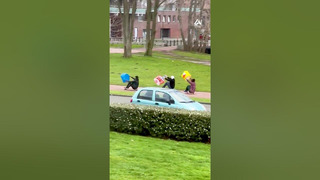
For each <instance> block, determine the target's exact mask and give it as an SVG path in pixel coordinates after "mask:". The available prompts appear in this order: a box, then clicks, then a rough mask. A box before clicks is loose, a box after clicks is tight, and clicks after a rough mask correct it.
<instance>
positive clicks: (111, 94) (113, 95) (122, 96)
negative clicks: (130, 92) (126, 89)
mask: <svg viewBox="0 0 320 180" xmlns="http://www.w3.org/2000/svg"><path fill="white" fill-rule="evenodd" d="M110 96H121V97H132V96H127V95H117V94H110ZM199 103H201V104H207V105H211V103H206V102H199Z"/></svg>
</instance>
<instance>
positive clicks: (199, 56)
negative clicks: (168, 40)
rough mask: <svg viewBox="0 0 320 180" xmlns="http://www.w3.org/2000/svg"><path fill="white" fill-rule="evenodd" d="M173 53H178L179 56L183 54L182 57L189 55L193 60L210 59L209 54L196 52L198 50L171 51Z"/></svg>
mask: <svg viewBox="0 0 320 180" xmlns="http://www.w3.org/2000/svg"><path fill="white" fill-rule="evenodd" d="M171 52H172V53H173V54H176V55H179V56H184V57H190V58H192V59H195V60H206V61H211V55H210V54H205V53H198V52H186V51H179V50H175V51H171Z"/></svg>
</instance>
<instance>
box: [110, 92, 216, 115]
mask: <svg viewBox="0 0 320 180" xmlns="http://www.w3.org/2000/svg"><path fill="white" fill-rule="evenodd" d="M130 99H131V97H128V96H115V95H111V96H110V104H112V103H124V104H128V103H130ZM202 105H203V106H204V107H205V108H206V109H207V111H211V105H210V104H208V103H204V104H202Z"/></svg>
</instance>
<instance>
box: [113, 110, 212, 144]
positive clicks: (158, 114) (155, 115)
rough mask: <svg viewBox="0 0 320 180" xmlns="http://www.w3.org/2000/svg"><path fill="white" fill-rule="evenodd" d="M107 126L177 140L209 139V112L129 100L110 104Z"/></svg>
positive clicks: (127, 131)
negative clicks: (127, 102)
mask: <svg viewBox="0 0 320 180" xmlns="http://www.w3.org/2000/svg"><path fill="white" fill-rule="evenodd" d="M110 129H111V130H112V131H117V132H122V133H128V134H136V135H144V136H152V137H158V138H170V139H175V140H180V141H197V142H210V113H209V112H200V111H186V110H180V109H170V108H158V107H157V108H155V107H152V106H139V105H136V106H135V105H132V104H111V105H110Z"/></svg>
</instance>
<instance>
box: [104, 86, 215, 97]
mask: <svg viewBox="0 0 320 180" xmlns="http://www.w3.org/2000/svg"><path fill="white" fill-rule="evenodd" d="M124 87H125V86H120V85H110V90H113V91H123V92H125V91H134V90H133V89H132V88H129V89H128V90H124ZM139 88H143V87H139ZM179 91H180V92H183V91H181V90H179ZM186 95H187V96H189V97H195V98H204V99H210V98H211V93H210V92H200V91H196V92H195V93H194V94H186Z"/></svg>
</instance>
